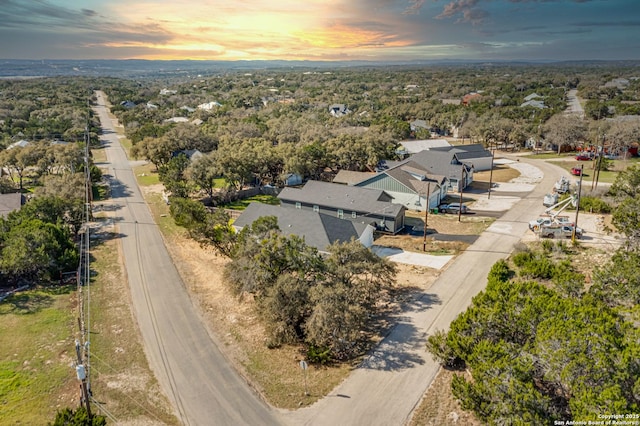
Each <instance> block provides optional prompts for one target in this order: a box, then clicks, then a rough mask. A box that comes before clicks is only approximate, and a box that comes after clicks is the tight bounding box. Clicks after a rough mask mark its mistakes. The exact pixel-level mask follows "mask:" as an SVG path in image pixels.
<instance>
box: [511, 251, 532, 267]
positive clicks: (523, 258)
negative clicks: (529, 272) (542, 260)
mask: <svg viewBox="0 0 640 426" xmlns="http://www.w3.org/2000/svg"><path fill="white" fill-rule="evenodd" d="M533 257H534V256H533V253H531V252H520V253H516V254H514V255H513V258H512V259H513V263H514V264H515V265H516V266H517V267H518V268H522V267H523V266H524V265H525V264H526V263H528V262H531V260H532V259H533Z"/></svg>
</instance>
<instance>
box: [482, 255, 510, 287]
mask: <svg viewBox="0 0 640 426" xmlns="http://www.w3.org/2000/svg"><path fill="white" fill-rule="evenodd" d="M512 275H513V272H512V271H511V270H510V269H509V265H508V264H507V262H506V261H505V260H504V259H500V260H498V261H497V262H496V263H494V264H493V266H492V267H491V270H490V271H489V275H488V277H487V279H488V281H489V282H490V283H491V282H494V281H499V282H507V281H509V279H510V278H511V276H512Z"/></svg>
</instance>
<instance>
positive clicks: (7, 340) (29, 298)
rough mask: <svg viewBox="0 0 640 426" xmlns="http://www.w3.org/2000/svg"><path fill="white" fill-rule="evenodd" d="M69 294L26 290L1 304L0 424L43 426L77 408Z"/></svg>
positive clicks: (72, 293)
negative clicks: (60, 413)
mask: <svg viewBox="0 0 640 426" xmlns="http://www.w3.org/2000/svg"><path fill="white" fill-rule="evenodd" d="M74 290H75V286H63V287H52V288H46V289H37V290H29V291H25V292H21V293H18V294H15V295H13V296H11V297H9V298H8V299H6V300H5V301H4V302H2V303H0V318H1V319H2V320H1V321H0V348H1V349H0V424H5V425H9V424H25V425H32V424H33V425H35V424H40V425H42V424H47V422H51V421H53V419H54V417H55V413H56V411H57V410H58V409H60V408H64V407H76V406H77V403H78V397H79V396H80V393H79V390H78V383H79V382H78V380H77V378H76V373H75V370H74V367H73V360H74V359H75V345H74V340H75V333H76V331H77V325H76V324H77V323H76V319H77V315H78V314H77V310H76V306H77V299H76V296H75V294H76V293H75V291H74Z"/></svg>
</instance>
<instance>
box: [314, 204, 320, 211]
mask: <svg viewBox="0 0 640 426" xmlns="http://www.w3.org/2000/svg"><path fill="white" fill-rule="evenodd" d="M313 211H314V212H316V213H318V212H319V211H320V207H318V206H316V205H314V206H313Z"/></svg>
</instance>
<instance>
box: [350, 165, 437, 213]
mask: <svg viewBox="0 0 640 426" xmlns="http://www.w3.org/2000/svg"><path fill="white" fill-rule="evenodd" d="M355 185H356V186H358V187H361V188H369V189H377V190H382V191H384V192H385V193H387V194H389V195H391V196H392V197H393V202H394V203H396V204H401V205H403V206H405V207H406V208H407V209H411V210H418V211H424V209H426V208H435V207H437V206H438V205H440V202H441V201H442V199H443V198H444V197H445V196H446V195H447V190H448V189H449V183H448V179H447V178H446V177H445V176H442V175H435V174H433V173H430V172H429V171H428V170H426V169H425V168H423V167H422V166H421V165H419V164H417V163H415V162H413V161H410V160H407V161H404V162H401V163H398V164H396V165H394V166H393V167H391V168H388V169H386V170H382V171H381V172H379V173H377V174H376V175H374V176H371V177H368V178H366V179H365V180H363V181H361V182H358V183H356V184H355ZM427 197H428V198H429V201H428V202H427Z"/></svg>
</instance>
